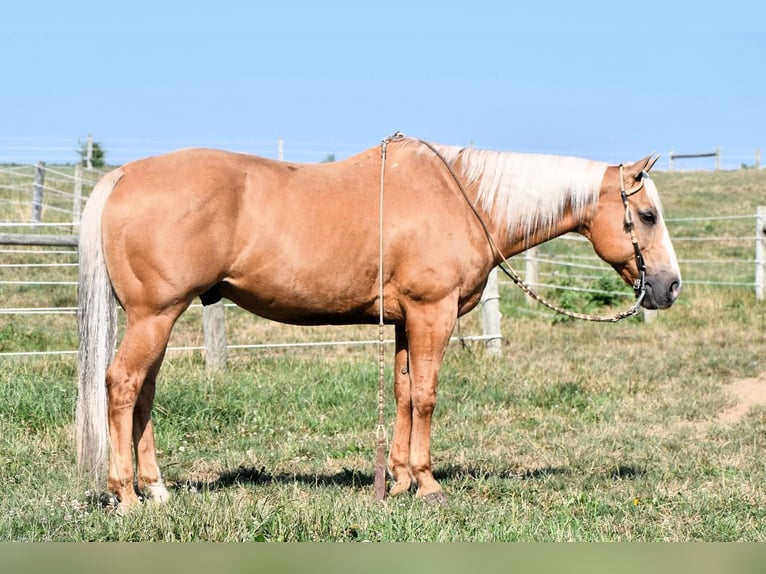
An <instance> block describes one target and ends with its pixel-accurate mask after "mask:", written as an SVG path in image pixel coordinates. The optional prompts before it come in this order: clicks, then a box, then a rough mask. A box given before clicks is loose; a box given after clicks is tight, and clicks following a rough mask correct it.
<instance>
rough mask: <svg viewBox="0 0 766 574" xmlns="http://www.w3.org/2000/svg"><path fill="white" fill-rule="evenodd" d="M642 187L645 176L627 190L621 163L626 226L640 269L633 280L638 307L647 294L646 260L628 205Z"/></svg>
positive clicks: (621, 189)
mask: <svg viewBox="0 0 766 574" xmlns="http://www.w3.org/2000/svg"><path fill="white" fill-rule="evenodd" d="M642 187H644V181H643V177H642V178H641V181H640V182H639V183H638V185H637V186H636V187H634V188H633V189H631V190H628V191H626V190H625V179H624V178H623V166H622V164H620V196H621V197H622V204H623V205H624V206H625V228H626V229H627V231H628V232H629V233H630V241H631V243H633V256H634V257H635V259H636V268H637V269H638V278H637V279H636V280H635V281H633V292H634V293H635V294H636V298H637V301H636V307H638V306H639V305H641V302H642V301H643V299H644V296H645V295H646V263H645V262H644V256H643V255H642V254H641V248H640V247H639V245H638V239H637V238H636V225H635V223H633V214H632V213H631V211H630V206H629V205H628V198H629V197H630V196H631V195H634V194H635V193H638V192H639V191H641V188H642Z"/></svg>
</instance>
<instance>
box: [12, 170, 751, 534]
mask: <svg viewBox="0 0 766 574" xmlns="http://www.w3.org/2000/svg"><path fill="white" fill-rule="evenodd" d="M655 180H656V182H657V184H658V187H659V189H660V192H661V194H662V196H663V200H664V203H665V211H666V214H667V215H668V217H671V218H672V217H681V216H703V215H710V214H711V213H716V214H740V213H754V211H755V206H756V205H759V204H766V173H764V172H756V171H754V170H747V171H741V172H740V171H738V172H725V173H679V174H662V173H660V174H657V175H656V176H655ZM695 225H697V224H696V223H695V224H694V225H692V224H686V223H684V224H679V226H678V227H677V228H674V227H673V225H672V224H671V231H672V233H673V234H676V235H678V234H682V235H690V234H692V233H703V232H705V229H704V224H702V225H703V228H697V227H695ZM716 225H719V224H718V223H716ZM721 225H723V224H721ZM727 225H734V226H738V225H743V226H749V227H752V220H748V221H746V222H744V223H743V222H739V221H738V220H734V221H733V222H731V223H730V224H727ZM681 226H686V227H683V228H682V227H681ZM749 227H748V229H749ZM729 232H730V230H729V229H728V228H727V229H725V230H719V229H716V230H715V234H716V235H718V234H719V233H720V234H724V233H725V234H728V233H729ZM676 248H677V251H678V252H679V257H681V258H682V259H684V258H689V259H692V258H700V257H718V256H720V253H719V252H718V251H720V250H725V249H727V248H728V247H727V246H725V245H724V246H715V245H713V246H707V244H706V246H705V247H703V248H701V247H700V245H698V244H693V245H687V244H684V243H678V244H677V245H676ZM747 256H748V257H752V255H751V254H748V255H747ZM713 269H715V268H713ZM57 273H60V274H61V276H64V275H65V274H66V273H68V271H65V270H61V271H59V272H57ZM684 273H685V275H686V276H692V277H693V276H695V274H698V276H699V277H710V278H716V277H719V278H720V277H721V276H723V275H722V273H723V272H720V273H719V272H718V271H715V272H714V273H711V272H710V271H707V272H705V271H704V270H702V269H701V268H700V266H694V265H689V266H685V267H684ZM748 273H749V275H747V274H748ZM741 274H742V275H743V276H748V277H749V279H748V280H752V269H750V270H749V271H743V272H741ZM55 289H58V288H51V289H50V290H49V291H44V292H43V293H44V294H46V296H48V297H50V298H51V299H53V298H55V297H64V298H66V294H60V293H58V292H57V291H56V290H55ZM2 293H3V296H4V297H6V298H7V299H9V300H12V301H14V303H13V305H14V306H33V305H49V304H51V303H50V302H48V301H46V302H43V301H41V300H40V297H41V296H40V295H39V292H38V291H31V290H21V289H20V288H18V287H12V286H11V287H8V286H6V287H3V291H2ZM31 297H34V300H32V299H30V298H31ZM625 301H629V300H627V299H626V300H625ZM572 303H573V304H575V305H578V304H586V305H592V306H593V307H594V308H595V309H597V310H604V308H603V306H602V305H601V304H600V303H599V302H594V301H593V300H592V298H591V297H590V296H589V295H583V296H581V298H580V299H579V300H575V301H573V302H572ZM622 303H624V301H623V300H620V301H618V302H617V306H618V307H619V306H622V305H621V304H622ZM501 304H502V310H503V332H504V336H505V346H504V349H503V357H502V358H501V359H491V358H487V357H485V356H484V353H483V351H482V347H481V345H480V344H478V343H468V344H467V345H466V346H465V347H462V346H460V345H458V344H454V345H452V346H451V347H450V349H449V351H448V353H447V357H446V359H445V365H444V368H443V370H442V378H441V383H440V387H439V402H438V405H437V410H436V415H435V423H434V432H433V441H434V443H433V455H434V468H435V473H436V476H437V478H438V479H439V480H440V481H441V483H442V485H443V487H444V488H445V490H446V492H447V493H448V495H449V504H448V505H447V506H445V507H434V506H431V505H428V504H425V503H423V502H422V501H420V500H418V499H415V498H414V496H412V495H404V496H402V497H400V498H396V499H389V500H388V501H387V502H386V503H385V504H379V503H377V502H375V501H374V496H373V476H372V473H373V460H374V445H375V441H374V431H375V421H376V413H375V404H376V383H377V356H376V352H375V351H374V350H373V349H371V348H362V349H334V350H321V351H320V350H312V351H304V350H301V351H279V352H276V351H240V352H237V353H232V357H231V360H230V366H229V369H228V370H227V372H226V373H223V374H210V373H208V372H207V371H205V369H204V365H203V363H202V361H201V359H200V357H199V356H198V355H197V354H183V353H182V354H177V353H176V354H170V356H169V357H168V359H167V360H166V363H165V365H164V366H163V370H162V372H161V375H160V385H159V388H158V395H157V400H156V408H155V422H156V433H157V441H158V448H159V450H160V464H161V466H162V469H163V472H164V475H165V478H166V479H167V480H168V481H169V482H170V484H171V490H172V494H173V498H172V499H171V501H170V502H169V503H168V504H165V505H152V504H146V505H142V506H141V507H140V508H137V509H136V510H135V511H133V512H131V513H129V514H128V515H126V516H122V517H120V516H116V515H114V514H112V513H110V512H108V511H106V510H104V509H103V508H102V506H101V504H100V503H99V494H100V493H99V491H98V490H93V488H92V487H91V486H90V485H89V484H88V483H87V482H84V481H82V480H81V479H79V478H78V477H77V474H76V472H75V465H74V449H73V428H72V420H73V416H72V413H73V409H74V406H73V405H74V400H75V393H76V390H75V368H74V358H72V357H47V358H30V359H4V360H0V463H1V464H0V481H1V483H2V484H4V485H5V493H4V495H3V496H2V497H0V540H55V541H81V540H94V541H95V540H105V541H106V540H109V541H112V540H114V541H148V540H172V541H196V540H215V541H282V540H285V541H311V540H313V541H363V540H370V541H379V540H380V541H416V540H420V541H442V540H443V541H479V540H481V541H515V540H523V541H564V540H580V541H602V540H609V541H647V540H650V541H662V540H665V541H686V540H711V541H713V540H714V541H734V540H736V541H744V540H752V541H764V540H766V490H764V489H763V485H764V484H766V465H764V462H763V452H764V449H765V448H766V407H764V406H758V405H755V406H753V407H752V408H751V409H750V410H749V412H748V413H747V414H746V415H745V416H744V417H742V418H741V419H740V420H738V421H735V422H733V423H729V424H724V423H722V422H720V421H719V419H718V418H717V417H718V414H719V413H720V412H721V411H723V410H724V409H726V408H727V407H729V406H731V405H732V404H733V403H734V401H735V397H734V395H733V394H732V392H731V386H730V383H732V382H733V381H735V380H738V379H740V378H743V377H754V376H757V375H758V374H759V373H761V372H763V371H765V370H766V354H764V348H766V304H764V303H762V302H761V303H759V302H756V301H755V300H754V296H753V294H752V292H751V290H750V289H746V288H722V287H710V286H705V285H689V286H687V287H686V288H685V291H684V293H683V294H682V298H681V299H680V300H679V301H678V303H677V304H676V305H675V306H674V307H673V309H671V310H669V311H667V312H662V313H660V314H659V317H658V319H657V320H656V321H655V322H653V323H643V322H641V321H639V320H636V319H631V320H628V321H625V322H622V323H620V324H617V325H609V324H607V325H604V324H592V323H583V322H558V321H553V320H552V317H551V316H550V315H540V314H539V313H538V310H539V309H538V308H531V307H527V305H526V304H525V303H524V301H523V297H522V295H521V294H519V293H518V292H517V291H513V290H511V289H510V287H507V286H504V287H503V288H502V301H501ZM530 310H531V311H532V312H530ZM198 314H199V311H198V310H194V309H192V310H191V311H190V312H189V314H188V316H187V317H184V318H183V319H182V322H181V324H180V325H179V330H178V333H177V334H176V335H174V337H175V341H176V343H179V344H180V343H188V342H192V343H193V342H199V337H200V334H199V322H198ZM227 320H228V328H229V333H230V339H231V340H232V342H246V341H251V342H263V341H267V340H286V339H290V340H302V339H306V338H314V337H322V338H325V339H329V338H334V337H335V336H336V335H345V334H347V333H348V332H349V331H343V330H341V331H339V330H337V329H322V328H320V329H296V328H288V327H283V326H279V325H276V324H273V323H268V322H266V321H262V320H260V319H257V318H254V317H252V316H248V315H246V314H244V313H236V312H232V313H229V315H228V316H227ZM477 321H478V319H477V318H476V317H475V316H470V317H467V318H465V319H464V320H463V322H462V324H461V329H462V330H463V332H476V330H477V328H476V323H477ZM73 325H74V318H73V317H69V316H62V317H58V318H50V317H42V318H41V317H19V318H18V319H14V320H13V321H12V322H11V321H5V319H3V323H2V324H0V347H2V348H3V349H30V348H34V349H38V348H39V349H46V348H74V344H75V343H76V341H75V339H74V336H73V334H72V328H73ZM350 332H351V334H352V335H354V336H361V337H365V338H373V339H374V338H375V335H376V329H374V328H373V329H372V330H370V329H369V328H355V329H354V330H351V331H350ZM390 335H392V333H391V332H387V336H390ZM386 353H387V360H388V368H389V371H387V377H388V379H389V380H390V378H391V373H390V363H391V360H392V358H393V353H392V349H391V348H387V350H386ZM764 384H766V383H764ZM392 420H393V404H392V400H391V391H390V384H389V388H387V403H386V421H387V428H388V431H389V433H390V432H391V424H392Z"/></svg>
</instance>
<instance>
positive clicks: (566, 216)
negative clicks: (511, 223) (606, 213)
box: [492, 204, 595, 257]
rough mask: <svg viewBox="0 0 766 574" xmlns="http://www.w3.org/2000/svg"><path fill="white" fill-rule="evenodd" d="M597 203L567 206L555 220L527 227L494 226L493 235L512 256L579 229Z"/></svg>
mask: <svg viewBox="0 0 766 574" xmlns="http://www.w3.org/2000/svg"><path fill="white" fill-rule="evenodd" d="M594 211H595V204H594V205H592V206H586V207H585V208H578V209H577V210H573V209H572V208H571V207H570V206H567V207H566V208H565V209H564V211H563V213H562V214H561V215H560V216H559V217H558V218H557V219H556V220H554V221H550V222H540V223H539V224H538V225H532V226H528V227H525V228H520V227H516V228H514V227H500V226H497V225H494V226H492V227H493V228H494V230H493V231H492V235H493V236H494V237H496V238H497V239H496V242H497V248H498V249H499V250H500V251H501V252H502V254H503V255H504V256H505V257H512V256H513V255H517V254H519V253H521V252H522V251H525V250H527V249H529V248H531V247H535V246H537V245H540V244H542V243H545V242H546V241H550V240H551V239H555V238H556V237H560V236H562V235H565V234H567V233H571V232H577V231H579V230H580V229H581V228H582V227H583V225H586V224H587V221H588V220H589V219H590V218H591V217H592V214H593V212H594Z"/></svg>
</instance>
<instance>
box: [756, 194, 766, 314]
mask: <svg viewBox="0 0 766 574" xmlns="http://www.w3.org/2000/svg"><path fill="white" fill-rule="evenodd" d="M755 298H756V299H757V300H758V301H763V299H764V298H766V206H763V205H759V206H758V208H757V211H756V214H755Z"/></svg>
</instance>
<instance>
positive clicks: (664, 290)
mask: <svg viewBox="0 0 766 574" xmlns="http://www.w3.org/2000/svg"><path fill="white" fill-rule="evenodd" d="M680 293H681V277H680V275H677V274H676V273H671V272H668V271H660V272H659V273H654V274H652V275H648V274H647V277H646V295H645V296H644V300H643V301H642V303H641V305H642V306H643V307H644V308H645V309H667V308H668V307H670V306H671V305H672V304H673V302H674V301H675V300H676V299H677V298H678V295H679V294H680Z"/></svg>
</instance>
